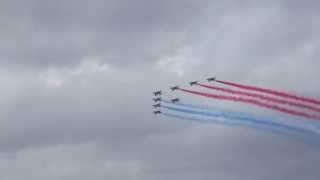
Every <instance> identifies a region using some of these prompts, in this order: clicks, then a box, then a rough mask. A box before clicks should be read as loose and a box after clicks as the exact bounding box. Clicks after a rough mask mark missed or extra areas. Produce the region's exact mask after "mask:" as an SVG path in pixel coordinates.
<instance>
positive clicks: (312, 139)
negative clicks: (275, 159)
mask: <svg viewBox="0 0 320 180" xmlns="http://www.w3.org/2000/svg"><path fill="white" fill-rule="evenodd" d="M162 115H163V116H166V117H171V118H176V119H182V120H188V121H196V122H200V123H215V124H220V125H224V126H226V125H227V126H243V127H249V128H253V129H257V130H264V131H267V132H272V133H275V134H281V135H284V136H287V137H290V138H295V139H298V140H302V139H301V138H302V137H301V136H300V135H305V136H306V137H309V138H308V139H303V140H304V142H309V143H312V144H319V143H320V142H319V140H318V139H317V136H318V134H317V135H316V136H315V134H314V133H311V134H310V133H309V132H308V133H301V132H300V130H299V131H292V130H290V131H288V130H286V129H279V128H275V127H270V126H266V125H261V124H260V125H259V124H254V123H248V122H247V123H246V122H244V121H235V120H217V119H215V118H203V117H201V118H200V117H195V116H185V115H177V114H173V113H166V112H163V113H162ZM294 134H296V135H298V136H293V135H294ZM306 140H307V141H306Z"/></svg>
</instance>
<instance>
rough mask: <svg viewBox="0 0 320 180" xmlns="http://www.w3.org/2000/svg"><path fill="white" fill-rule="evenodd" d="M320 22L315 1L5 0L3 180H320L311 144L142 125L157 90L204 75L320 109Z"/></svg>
mask: <svg viewBox="0 0 320 180" xmlns="http://www.w3.org/2000/svg"><path fill="white" fill-rule="evenodd" d="M319 17H320V3H319V2H318V1H313V0H310V1H309V0H306V1H300V0H270V1H259V0H257V1H251V0H244V1H236V0H223V1H222V0H221V1H218V0H202V1H196V0H183V1H182V0H161V1H160V0H159V1H152V0H134V1H133V0H91V1H85V0H55V1H53V0H28V1H19V0H0V27H1V28H0V82H1V83H0V87H1V94H2V96H1V97H0V105H1V107H2V108H1V109H0V172H1V173H0V179H1V180H20V179H32V180H42V179H47V180H55V179H61V180H85V179H92V180H105V179H112V180H113V179H114V180H124V179H136V180H150V179H151V180H165V179H177V180H193V179H199V180H209V179H225V180H236V179H237V180H254V179H262V180H267V179H268V180H269V179H275V180H284V179H290V180H300V179H305V180H317V179H319V178H320V172H319V166H320V155H319V151H320V146H319V145H315V144H310V143H306V142H304V141H301V140H296V139H294V138H291V137H288V136H281V135H276V134H271V133H268V132H260V131H256V130H253V129H248V128H240V127H239V128H235V127H233V128H230V127H224V126H221V125H214V124H199V123H196V122H185V121H181V120H175V119H169V118H160V117H155V116H153V115H152V114H151V113H150V112H151V110H152V109H151V106H150V105H151V104H152V102H151V98H152V94H151V92H152V91H153V90H155V89H163V90H165V92H166V93H167V92H169V91H167V89H168V86H170V85H173V84H179V85H186V83H187V82H188V81H189V80H195V79H204V78H207V77H209V76H217V77H219V78H220V79H225V80H231V81H238V82H242V83H247V84H255V85H263V86H267V87H274V88H277V89H286V90H289V91H292V92H296V93H299V94H303V95H307V96H315V97H320V93H319V92H320V84H319V80H318V79H319V77H320V71H319V68H320V61H319V60H318V58H319V57H320V53H319V52H320V47H319V45H320V21H319ZM167 96H168V97H172V96H179V97H182V96H181V95H180V94H178V93H177V94H171V93H170V94H169V93H167ZM203 100H204V99H203ZM206 103H211V104H212V105H213V103H214V102H213V101H207V102H206ZM230 107H231V106H230ZM232 107H233V108H234V110H239V109H242V110H245V109H246V108H247V107H246V108H244V107H243V106H241V104H238V105H237V106H232ZM223 108H227V105H226V107H223ZM248 108H250V107H249V106H248ZM252 108H253V107H252ZM266 113H270V112H269V111H266Z"/></svg>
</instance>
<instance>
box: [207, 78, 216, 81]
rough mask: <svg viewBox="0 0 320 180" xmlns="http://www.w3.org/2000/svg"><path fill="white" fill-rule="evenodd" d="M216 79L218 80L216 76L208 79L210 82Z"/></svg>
mask: <svg viewBox="0 0 320 180" xmlns="http://www.w3.org/2000/svg"><path fill="white" fill-rule="evenodd" d="M215 80H216V78H215V77H211V78H208V79H207V81H208V82H211V81H215Z"/></svg>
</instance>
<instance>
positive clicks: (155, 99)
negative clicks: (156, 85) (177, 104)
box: [153, 97, 162, 102]
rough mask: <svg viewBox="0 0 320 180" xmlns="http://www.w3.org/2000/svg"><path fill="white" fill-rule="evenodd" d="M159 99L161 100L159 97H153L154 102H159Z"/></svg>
mask: <svg viewBox="0 0 320 180" xmlns="http://www.w3.org/2000/svg"><path fill="white" fill-rule="evenodd" d="M161 100H162V99H161V97H158V98H153V101H154V102H160V101H161Z"/></svg>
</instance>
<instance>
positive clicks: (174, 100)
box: [171, 98, 180, 103]
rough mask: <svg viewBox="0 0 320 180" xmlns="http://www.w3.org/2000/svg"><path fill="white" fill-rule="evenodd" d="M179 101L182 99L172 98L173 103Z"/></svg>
mask: <svg viewBox="0 0 320 180" xmlns="http://www.w3.org/2000/svg"><path fill="white" fill-rule="evenodd" d="M179 101H180V99H179V98H175V99H171V102H172V103H176V102H179Z"/></svg>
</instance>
